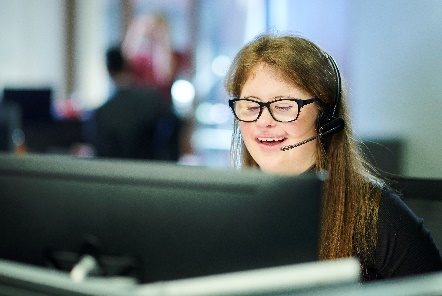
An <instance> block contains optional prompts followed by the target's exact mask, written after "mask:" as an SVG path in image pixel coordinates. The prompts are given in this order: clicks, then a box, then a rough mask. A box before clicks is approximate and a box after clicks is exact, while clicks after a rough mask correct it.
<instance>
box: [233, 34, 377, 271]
mask: <svg viewBox="0 0 442 296" xmlns="http://www.w3.org/2000/svg"><path fill="white" fill-rule="evenodd" d="M258 63H265V64H267V65H269V66H271V67H273V68H274V69H276V70H277V71H279V72H280V73H281V74H282V75H283V76H284V77H285V78H286V79H288V81H291V82H293V83H294V84H295V85H296V86H297V87H299V88H301V89H302V90H304V91H306V92H308V93H309V94H311V95H312V96H314V97H317V98H319V99H320V100H321V101H320V102H318V103H317V104H318V109H319V111H320V112H319V114H321V112H323V110H324V108H325V107H326V106H330V105H333V104H334V103H335V101H336V93H337V92H336V89H337V83H338V81H337V74H336V72H335V70H334V68H333V65H332V63H331V60H330V57H329V56H328V54H327V53H326V52H325V51H323V50H322V49H321V48H319V47H318V46H317V45H316V44H314V43H313V42H311V41H309V40H307V39H305V38H302V37H298V36H290V35H285V36H277V35H271V34H265V35H261V36H258V37H257V38H256V39H255V40H253V41H252V42H250V43H249V44H247V45H246V46H245V47H243V48H242V49H241V50H240V51H239V52H238V54H237V55H236V57H235V59H234V61H233V63H232V65H231V67H230V69H229V72H228V73H227V76H226V81H225V86H226V90H227V91H228V93H229V94H230V95H231V96H233V97H238V96H239V95H240V93H241V89H242V87H243V85H244V83H245V82H246V80H247V78H248V76H249V74H250V73H251V70H252V68H253V67H254V66H255V65H257V64H258ZM338 116H339V117H341V118H343V119H344V121H345V123H346V126H345V128H344V130H343V131H341V132H339V133H337V134H334V135H332V136H331V137H328V138H324V139H318V141H317V143H318V144H317V145H316V147H317V151H316V152H317V153H316V155H317V159H316V164H315V167H316V170H317V171H326V172H327V173H328V179H327V180H326V181H325V182H324V187H323V197H322V218H321V219H322V222H321V236H320V241H321V243H320V253H319V257H320V258H321V259H324V260H325V259H336V258H342V257H350V256H357V257H359V258H360V259H361V261H362V266H363V267H366V266H367V265H370V264H372V263H373V260H374V258H373V256H372V255H373V253H374V248H375V246H376V241H377V231H376V224H377V215H378V208H379V199H380V195H381V188H380V186H379V184H381V181H380V179H378V178H377V177H376V174H375V172H374V170H373V169H372V168H371V167H370V166H369V165H368V163H367V162H366V161H364V158H363V157H362V154H361V152H360V150H359V145H358V144H357V141H356V140H355V139H354V138H353V133H352V129H351V122H350V118H349V110H348V106H347V96H346V91H345V88H342V92H341V104H340V108H339V113H338ZM319 117H320V116H319ZM319 117H318V125H319ZM231 148H232V149H231V156H232V161H233V165H234V166H235V167H238V168H240V167H258V165H257V163H256V162H255V161H254V160H253V158H252V156H251V155H250V153H249V152H248V151H247V149H246V147H245V145H244V142H243V140H242V137H241V133H240V130H239V125H238V122H237V121H236V120H235V123H234V131H233V137H232V147H231ZM364 269H365V268H364Z"/></svg>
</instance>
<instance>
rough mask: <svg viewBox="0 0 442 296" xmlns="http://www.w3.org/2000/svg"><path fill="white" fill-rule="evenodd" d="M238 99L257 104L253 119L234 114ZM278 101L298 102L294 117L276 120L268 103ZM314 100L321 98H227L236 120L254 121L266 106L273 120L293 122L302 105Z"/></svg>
mask: <svg viewBox="0 0 442 296" xmlns="http://www.w3.org/2000/svg"><path fill="white" fill-rule="evenodd" d="M238 101H249V102H253V103H257V104H258V105H259V113H258V116H257V117H256V119H255V120H242V119H239V118H238V116H237V115H236V112H235V107H234V104H235V102H238ZM279 101H294V102H296V104H298V113H297V115H296V118H295V119H290V120H278V119H276V118H275V116H274V115H273V113H272V110H271V109H270V104H273V103H275V102H279ZM316 101H321V100H320V99H319V98H311V99H308V100H301V99H295V98H280V99H276V100H273V101H268V102H260V101H257V100H253V99H250V98H242V99H241V98H233V99H229V107H230V109H232V112H233V115H234V116H235V118H236V119H237V120H239V121H242V122H255V121H258V119H259V117H261V114H262V110H263V108H264V107H267V110H269V113H270V116H272V118H273V119H274V120H275V121H278V122H293V121H296V120H297V119H298V117H299V113H301V108H302V107H304V106H305V105H308V104H311V103H314V102H316Z"/></svg>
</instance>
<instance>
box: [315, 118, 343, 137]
mask: <svg viewBox="0 0 442 296" xmlns="http://www.w3.org/2000/svg"><path fill="white" fill-rule="evenodd" d="M321 119H322V118H321ZM344 127H345V122H344V119H342V118H334V119H332V120H330V121H329V122H327V123H325V124H321V126H320V127H319V129H318V135H319V137H321V138H324V137H329V136H331V135H334V134H335V133H337V132H339V131H342V130H343V129H344Z"/></svg>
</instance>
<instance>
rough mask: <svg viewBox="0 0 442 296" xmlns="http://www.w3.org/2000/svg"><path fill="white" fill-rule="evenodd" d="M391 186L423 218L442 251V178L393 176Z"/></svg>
mask: <svg viewBox="0 0 442 296" xmlns="http://www.w3.org/2000/svg"><path fill="white" fill-rule="evenodd" d="M392 181H393V182H392V186H393V187H394V188H395V189H397V190H398V191H399V192H401V193H402V194H403V198H404V201H405V202H406V203H407V205H408V206H409V207H410V208H411V209H412V210H413V211H414V212H415V214H416V215H417V216H418V217H420V218H423V219H424V224H425V226H426V227H427V228H428V229H429V230H430V232H431V234H432V236H433V239H434V241H435V242H436V244H437V245H438V246H439V249H440V250H441V251H442V215H441V213H442V180H440V179H425V178H394V179H393V180H392Z"/></svg>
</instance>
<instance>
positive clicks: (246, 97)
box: [240, 96, 294, 102]
mask: <svg viewBox="0 0 442 296" xmlns="http://www.w3.org/2000/svg"><path fill="white" fill-rule="evenodd" d="M282 98H285V99H291V98H294V97H293V96H275V97H272V98H270V99H269V100H268V102H271V101H275V100H278V99H282ZM240 99H256V100H257V101H260V102H262V99H261V98H258V97H255V96H245V97H241V98H240Z"/></svg>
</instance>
